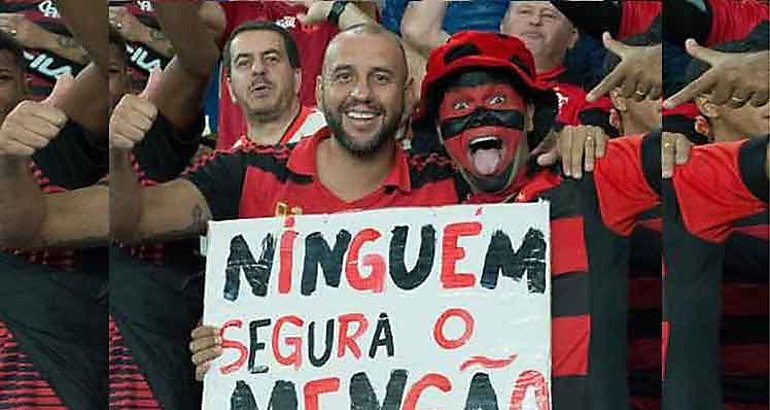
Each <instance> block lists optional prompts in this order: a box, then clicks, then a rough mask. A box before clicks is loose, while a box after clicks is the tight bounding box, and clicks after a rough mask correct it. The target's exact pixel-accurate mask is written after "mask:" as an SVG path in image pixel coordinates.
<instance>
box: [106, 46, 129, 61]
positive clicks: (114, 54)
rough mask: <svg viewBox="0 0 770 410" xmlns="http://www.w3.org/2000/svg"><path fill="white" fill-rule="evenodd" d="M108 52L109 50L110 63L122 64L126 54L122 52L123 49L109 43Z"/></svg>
mask: <svg viewBox="0 0 770 410" xmlns="http://www.w3.org/2000/svg"><path fill="white" fill-rule="evenodd" d="M109 52H110V63H111V64H122V63H125V61H126V56H125V54H124V53H123V51H122V50H121V49H120V48H119V47H118V46H117V45H116V44H110V48H109Z"/></svg>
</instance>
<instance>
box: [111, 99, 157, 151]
mask: <svg viewBox="0 0 770 410" xmlns="http://www.w3.org/2000/svg"><path fill="white" fill-rule="evenodd" d="M157 116H158V108H157V107H155V105H154V104H153V103H152V102H150V101H149V100H147V99H146V98H143V97H140V96H136V95H132V94H126V95H125V96H123V98H122V99H121V100H120V102H119V103H118V105H117V106H115V109H114V110H113V112H112V116H111V117H110V146H111V147H112V148H117V149H125V150H131V149H133V148H134V145H136V144H137V143H139V141H141V140H142V139H143V138H144V136H145V134H147V131H149V130H150V128H152V123H153V122H154V121H155V117H157Z"/></svg>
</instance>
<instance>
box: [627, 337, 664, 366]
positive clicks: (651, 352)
mask: <svg viewBox="0 0 770 410" xmlns="http://www.w3.org/2000/svg"><path fill="white" fill-rule="evenodd" d="M660 363H661V357H660V339H658V338H654V339H634V340H631V341H629V343H628V368H629V369H630V370H637V371H643V370H654V369H659V368H660Z"/></svg>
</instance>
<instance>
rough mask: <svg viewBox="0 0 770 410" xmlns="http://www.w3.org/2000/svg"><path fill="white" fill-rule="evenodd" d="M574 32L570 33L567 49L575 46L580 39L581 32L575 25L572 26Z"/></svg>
mask: <svg viewBox="0 0 770 410" xmlns="http://www.w3.org/2000/svg"><path fill="white" fill-rule="evenodd" d="M571 30H572V33H571V34H570V37H569V40H568V41H567V44H568V45H567V49H572V48H573V47H575V44H577V41H578V39H580V33H579V32H578V30H577V28H575V26H572V27H571Z"/></svg>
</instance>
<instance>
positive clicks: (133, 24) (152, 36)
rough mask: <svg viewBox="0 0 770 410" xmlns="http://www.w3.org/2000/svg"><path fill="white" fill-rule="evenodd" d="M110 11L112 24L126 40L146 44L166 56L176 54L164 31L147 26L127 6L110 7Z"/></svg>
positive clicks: (169, 56)
mask: <svg viewBox="0 0 770 410" xmlns="http://www.w3.org/2000/svg"><path fill="white" fill-rule="evenodd" d="M109 13H110V26H112V27H114V28H115V29H116V30H117V31H118V32H119V33H120V35H122V36H123V38H125V39H126V40H128V41H133V42H135V43H141V44H144V45H146V46H147V47H150V48H151V49H153V50H155V51H156V52H157V53H159V54H160V55H162V56H164V57H166V58H171V57H172V56H173V55H174V47H173V46H172V45H171V41H169V39H168V38H167V37H166V35H165V34H163V32H162V31H160V30H156V29H154V28H152V27H148V26H145V25H144V24H142V22H141V21H139V19H138V18H136V16H134V15H133V14H131V12H130V11H128V10H127V9H126V8H125V7H110V11H109Z"/></svg>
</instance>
